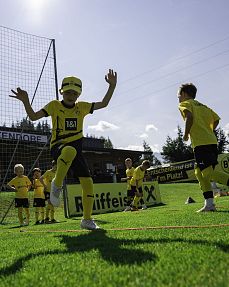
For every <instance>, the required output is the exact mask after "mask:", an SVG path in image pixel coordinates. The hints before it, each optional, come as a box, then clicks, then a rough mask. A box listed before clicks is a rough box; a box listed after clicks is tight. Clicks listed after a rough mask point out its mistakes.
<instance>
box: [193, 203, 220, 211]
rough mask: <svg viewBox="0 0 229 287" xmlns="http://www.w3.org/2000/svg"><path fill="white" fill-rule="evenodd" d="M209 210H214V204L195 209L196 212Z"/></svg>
mask: <svg viewBox="0 0 229 287" xmlns="http://www.w3.org/2000/svg"><path fill="white" fill-rule="evenodd" d="M209 211H211V212H212V211H216V208H215V205H214V204H213V205H211V206H207V205H205V206H204V207H202V208H201V209H199V210H197V211H196V212H209Z"/></svg>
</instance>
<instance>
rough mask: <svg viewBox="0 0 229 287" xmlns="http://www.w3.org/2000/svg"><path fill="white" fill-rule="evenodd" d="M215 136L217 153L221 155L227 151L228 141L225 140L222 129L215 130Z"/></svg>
mask: <svg viewBox="0 0 229 287" xmlns="http://www.w3.org/2000/svg"><path fill="white" fill-rule="evenodd" d="M215 135H216V138H217V142H218V153H219V154H220V153H223V152H225V151H226V150H227V147H228V144H229V141H228V140H227V136H226V135H225V133H224V131H223V129H222V128H220V127H219V128H218V129H216V130H215Z"/></svg>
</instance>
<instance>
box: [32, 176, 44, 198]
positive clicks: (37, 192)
mask: <svg viewBox="0 0 229 287" xmlns="http://www.w3.org/2000/svg"><path fill="white" fill-rule="evenodd" d="M33 187H34V198H43V199H45V194H44V186H43V184H42V183H41V182H40V180H39V179H38V178H36V179H34V182H33Z"/></svg>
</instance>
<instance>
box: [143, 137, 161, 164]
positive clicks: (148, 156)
mask: <svg viewBox="0 0 229 287" xmlns="http://www.w3.org/2000/svg"><path fill="white" fill-rule="evenodd" d="M143 148H144V152H147V154H144V159H147V160H149V162H150V165H151V166H154V165H161V162H160V161H159V160H158V158H157V157H156V156H155V155H154V154H153V151H152V149H151V147H150V145H149V144H148V143H147V142H146V141H143Z"/></svg>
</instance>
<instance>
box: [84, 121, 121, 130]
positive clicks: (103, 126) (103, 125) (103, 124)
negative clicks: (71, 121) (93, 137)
mask: <svg viewBox="0 0 229 287" xmlns="http://www.w3.org/2000/svg"><path fill="white" fill-rule="evenodd" d="M88 129H89V130H95V131H98V132H105V131H114V130H118V129H119V127H118V126H116V125H114V124H111V123H108V122H106V121H99V122H98V124H97V125H94V126H88Z"/></svg>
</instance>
